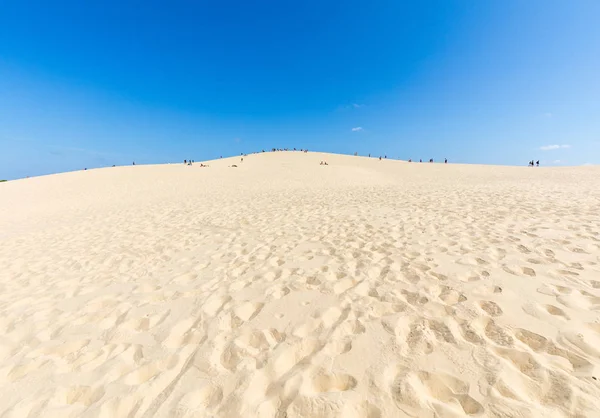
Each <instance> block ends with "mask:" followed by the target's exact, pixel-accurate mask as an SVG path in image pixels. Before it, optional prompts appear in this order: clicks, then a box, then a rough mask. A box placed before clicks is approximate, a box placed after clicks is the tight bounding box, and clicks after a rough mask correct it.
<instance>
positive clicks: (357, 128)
mask: <svg viewBox="0 0 600 418" xmlns="http://www.w3.org/2000/svg"><path fill="white" fill-rule="evenodd" d="M362 130H363V128H362V126H357V127H356V128H352V132H358V131H362Z"/></svg>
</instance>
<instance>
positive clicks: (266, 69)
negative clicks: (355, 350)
mask: <svg viewBox="0 0 600 418" xmlns="http://www.w3.org/2000/svg"><path fill="white" fill-rule="evenodd" d="M598 19H600V2H598V1H596V0H589V1H584V0H582V1H579V0H576V1H572V2H567V1H558V0H555V1H553V0H545V1H536V0H528V1H522V0H503V1H500V0H498V1H492V0H487V1H472V0H464V1H451V0H446V1H418V2H417V1H414V2H401V1H397V0H395V1H374V2H364V1H354V0H350V1H344V2H341V1H336V2H328V1H318V2H317V1H312V0H308V1H304V2H286V1H256V2H247V1H244V2H242V1H221V2H206V1H191V0H190V1H172V2H168V4H167V2H156V1H148V0H146V1H124V2H123V1H121V2H116V1H103V2H87V1H79V0H77V1H75V0H73V1H62V0H55V1H52V2H49V1H33V0H31V1H21V0H17V1H15V0H3V1H2V2H0V178H7V179H13V178H19V177H25V176H28V175H30V176H31V175H39V174H46V173H52V172H58V171H67V170H76V169H81V168H83V167H88V168H90V167H99V166H106V165H112V164H131V162H132V161H134V160H135V161H136V163H161V162H175V161H181V160H183V159H184V158H193V159H195V160H197V161H201V160H205V159H210V158H215V157H218V156H219V155H223V156H226V155H236V154H239V153H240V152H252V151H255V150H260V149H263V148H265V149H268V148H272V147H282V148H283V147H297V148H309V149H311V150H321V151H331V152H341V153H354V152H355V151H357V152H359V153H361V154H367V153H372V154H373V155H379V154H382V155H384V154H387V156H388V158H390V157H392V158H401V159H408V158H412V159H418V158H423V159H429V158H435V159H436V160H440V159H443V158H444V157H447V158H449V160H450V161H451V162H464V163H485V164H515V165H523V164H525V163H526V162H527V161H528V160H530V159H540V160H541V161H542V163H545V164H555V165H579V164H585V163H592V164H599V163H600V76H599V74H600V24H598ZM358 128H360V129H358Z"/></svg>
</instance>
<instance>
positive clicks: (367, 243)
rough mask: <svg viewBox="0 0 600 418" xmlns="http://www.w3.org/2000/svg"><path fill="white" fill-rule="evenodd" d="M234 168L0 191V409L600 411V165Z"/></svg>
mask: <svg viewBox="0 0 600 418" xmlns="http://www.w3.org/2000/svg"><path fill="white" fill-rule="evenodd" d="M324 159H325V160H327V161H328V162H329V164H330V165H329V166H327V167H321V166H319V161H320V160H324ZM244 160H245V161H244V162H243V163H240V159H239V157H238V158H233V159H223V160H219V161H214V162H211V163H210V164H211V167H210V168H200V167H199V164H195V165H194V166H193V167H189V166H184V165H183V164H178V165H163V166H135V167H117V168H106V169H100V170H88V171H81V172H76V173H67V174H59V175H52V176H46V177H39V178H31V179H26V180H19V181H14V182H8V183H3V184H0V290H1V292H0V309H1V316H0V416H2V417H41V416H43V417H61V418H63V417H78V416H86V417H149V416H156V417H167V416H176V417H196V416H198V417H203V416H224V417H237V416H243V417H253V416H261V417H275V416H277V417H299V416H304V417H371V418H374V417H403V416H414V417H458V416H465V415H479V416H498V417H504V416H508V417H530V416H531V417H534V416H535V417H537V416H540V417H544V418H551V417H562V416H582V417H583V416H586V417H594V416H600V412H599V411H600V370H599V368H598V366H599V365H600V322H599V319H600V315H599V308H600V264H599V263H600V169H599V168H597V167H582V168H529V167H522V168H515V167H482V166H461V165H451V164H448V165H444V164H428V163H423V164H418V163H412V164H409V163H405V162H398V161H389V160H384V161H381V162H380V161H378V160H376V159H367V158H361V157H350V156H335V155H325V154H313V153H308V154H304V153H300V152H296V153H294V152H287V153H285V152H282V153H267V154H259V155H249V156H247V157H246V158H245V159H244ZM231 164H237V165H238V166H239V167H238V168H228V165H231ZM594 377H596V378H598V380H595V379H594Z"/></svg>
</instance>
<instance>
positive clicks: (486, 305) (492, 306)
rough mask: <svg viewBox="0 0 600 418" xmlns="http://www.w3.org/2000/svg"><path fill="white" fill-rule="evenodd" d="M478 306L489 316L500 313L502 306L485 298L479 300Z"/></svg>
mask: <svg viewBox="0 0 600 418" xmlns="http://www.w3.org/2000/svg"><path fill="white" fill-rule="evenodd" d="M479 306H480V307H481V309H483V310H484V311H485V312H486V313H487V314H488V315H489V316H500V315H502V308H500V306H498V304H496V302H492V301H491V300H486V301H483V302H479Z"/></svg>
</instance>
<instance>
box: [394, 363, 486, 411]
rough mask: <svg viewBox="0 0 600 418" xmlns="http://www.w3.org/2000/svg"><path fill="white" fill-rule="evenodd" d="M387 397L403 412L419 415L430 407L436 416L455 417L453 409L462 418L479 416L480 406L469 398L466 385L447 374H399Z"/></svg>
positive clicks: (422, 372) (481, 408)
mask: <svg viewBox="0 0 600 418" xmlns="http://www.w3.org/2000/svg"><path fill="white" fill-rule="evenodd" d="M391 395H392V398H393V399H394V401H395V402H396V405H397V406H398V407H399V408H400V409H402V410H407V412H409V413H412V412H418V411H420V412H418V415H419V416H423V415H422V414H423V412H424V411H423V409H424V408H427V407H429V408H431V409H433V411H434V414H435V415H436V416H437V415H440V416H451V415H456V413H457V412H459V411H457V409H459V410H460V412H461V413H463V414H466V415H469V416H471V415H480V414H482V413H483V412H484V411H485V409H484V407H483V405H481V404H480V403H479V402H477V401H476V400H475V399H473V398H472V397H471V396H469V384H468V383H466V382H463V381H462V380H460V379H458V378H456V377H454V376H451V375H449V374H445V373H440V372H436V373H433V372H427V371H418V372H416V373H414V372H413V373H409V374H407V375H399V376H397V377H396V378H395V379H394V381H393V382H392V386H391Z"/></svg>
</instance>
